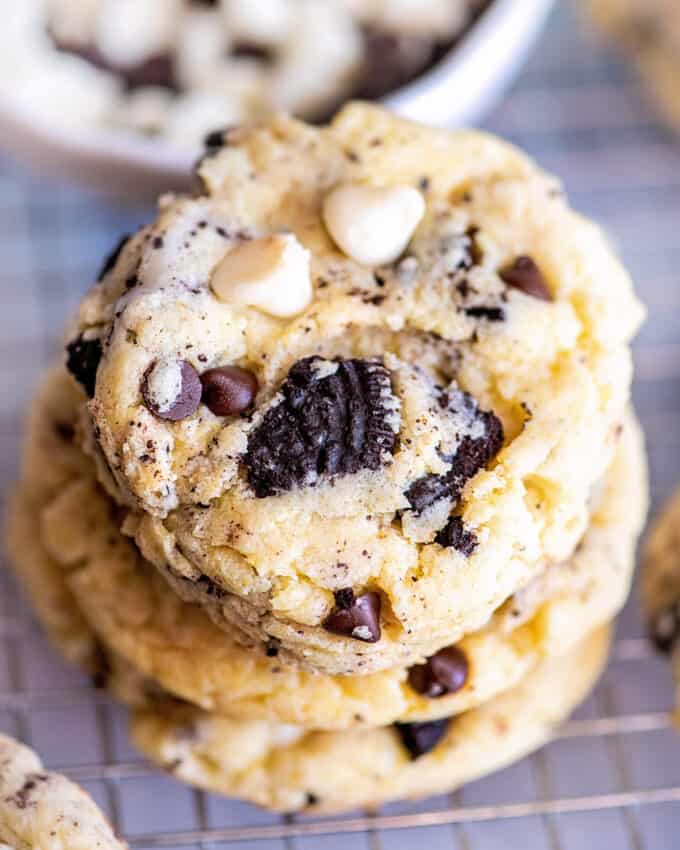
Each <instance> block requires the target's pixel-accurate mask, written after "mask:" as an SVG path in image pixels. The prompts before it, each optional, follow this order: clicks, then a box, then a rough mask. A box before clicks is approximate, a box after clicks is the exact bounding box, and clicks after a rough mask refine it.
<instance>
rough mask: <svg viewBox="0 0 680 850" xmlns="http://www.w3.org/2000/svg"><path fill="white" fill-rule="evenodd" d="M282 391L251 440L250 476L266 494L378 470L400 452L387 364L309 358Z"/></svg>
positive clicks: (261, 493)
mask: <svg viewBox="0 0 680 850" xmlns="http://www.w3.org/2000/svg"><path fill="white" fill-rule="evenodd" d="M281 393H282V396H283V399H282V401H281V402H279V403H278V404H277V405H275V406H274V407H272V408H270V409H269V410H268V411H267V412H266V414H265V415H264V417H263V419H262V423H261V424H260V425H259V427H258V428H257V429H256V430H255V431H254V432H253V433H252V434H251V435H250V439H249V440H248V451H247V453H246V456H245V463H246V466H247V469H248V481H249V483H250V485H251V487H252V488H253V490H254V491H255V495H256V496H257V497H258V498H260V499H261V498H265V497H267V496H273V495H276V494H279V493H284V492H287V491H289V490H292V489H293V488H294V487H309V486H314V485H315V484H317V483H318V482H319V480H320V478H321V477H322V476H327V477H331V476H335V475H350V474H352V473H356V472H359V471H360V470H363V469H372V470H377V469H379V468H380V467H381V466H383V465H384V464H385V463H386V462H387V455H388V454H392V453H393V452H394V450H395V447H396V441H397V434H396V433H395V427H394V425H393V422H394V418H395V417H394V410H395V409H396V399H395V398H394V396H393V395H392V388H391V381H390V373H389V371H388V370H387V369H386V368H385V367H384V366H383V365H382V364H381V363H379V362H376V361H371V360H337V361H332V362H331V361H328V360H322V359H321V358H319V357H309V358H306V359H304V360H300V361H298V362H297V363H296V364H295V365H294V366H293V368H292V369H291V370H290V372H289V374H288V377H287V378H286V380H285V381H284V383H283V386H282V387H281Z"/></svg>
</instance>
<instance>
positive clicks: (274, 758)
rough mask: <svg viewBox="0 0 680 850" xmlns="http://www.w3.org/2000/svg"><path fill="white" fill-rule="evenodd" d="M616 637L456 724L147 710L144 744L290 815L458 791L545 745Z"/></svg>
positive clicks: (139, 723)
mask: <svg viewBox="0 0 680 850" xmlns="http://www.w3.org/2000/svg"><path fill="white" fill-rule="evenodd" d="M608 646H609V632H608V630H607V629H600V630H599V631H597V632H595V633H594V634H593V635H591V636H590V637H588V638H587V639H586V640H585V641H584V642H583V643H581V644H579V645H578V646H576V647H575V648H573V649H572V650H571V651H570V652H569V654H567V655H565V656H563V657H561V658H555V659H551V660H550V661H546V662H544V663H543V664H541V665H540V666H539V667H537V668H536V669H535V670H534V671H532V672H531V673H529V674H528V675H527V676H526V677H525V678H524V679H523V680H522V682H521V683H520V684H519V685H518V686H517V687H515V688H514V689H513V690H511V691H509V692H507V693H506V694H504V695H502V696H499V697H497V698H496V699H494V700H491V702H489V703H486V704H485V705H483V706H481V707H480V708H477V709H474V710H473V711H469V712H467V713H465V714H462V715H460V716H459V717H455V718H453V719H451V720H441V721H437V722H434V723H426V724H407V725H402V726H393V727H386V728H381V729H370V730H349V731H345V732H306V731H304V730H303V729H300V728H299V727H295V726H277V725H272V724H267V723H258V722H257V721H253V722H240V723H239V722H234V721H230V720H227V719H224V718H218V717H215V716H214V715H210V714H202V713H200V712H196V711H195V710H194V709H189V708H186V707H179V706H169V707H168V708H167V710H158V709H156V710H151V711H139V712H137V713H136V714H135V716H134V718H133V721H132V735H133V739H134V741H135V743H136V744H137V746H138V747H139V748H140V749H141V750H142V752H143V753H145V755H146V756H147V757H148V758H150V759H151V760H152V761H154V762H155V763H157V764H158V765H160V766H161V767H163V768H164V769H165V770H167V771H169V772H170V773H172V774H173V775H174V776H176V777H177V778H179V779H182V780H183V781H185V782H189V783H190V784H192V785H197V786H199V787H201V788H206V789H208V790H210V791H215V792H218V793H221V794H228V795H229V796H235V797H240V798H243V799H245V800H249V801H251V802H254V803H257V804H258V805H260V806H265V807H266V808H269V809H274V810H276V811H281V812H295V811H300V810H313V811H315V812H335V811H343V810H351V809H354V808H359V807H364V806H371V807H372V806H378V805H380V804H382V803H385V802H387V801H390V800H394V799H398V798H403V797H411V798H416V797H424V796H427V795H430V794H438V793H445V792H449V791H452V790H453V789H455V788H457V787H459V786H460V785H462V784H465V783H467V782H470V781H472V780H474V779H477V778H479V777H481V776H483V775H485V774H487V773H490V772H492V771H494V770H498V769H500V768H502V767H505V766H506V765H508V764H510V763H511V762H513V761H516V760H517V759H519V758H521V757H522V756H524V755H525V754H527V753H528V752H530V751H531V750H534V749H536V748H537V747H539V746H541V745H542V744H543V743H544V742H545V741H546V740H548V739H549V738H550V736H551V735H552V734H553V733H554V731H555V728H556V726H557V725H558V724H559V723H561V722H562V721H563V720H564V719H565V717H566V716H567V715H568V714H569V713H570V712H571V711H572V709H573V708H574V707H575V706H576V705H577V704H578V703H579V702H580V701H581V700H582V699H583V698H584V697H585V695H586V693H587V692H588V691H589V689H590V688H591V687H592V686H593V683H594V681H595V680H596V679H597V677H598V675H599V674H600V671H601V669H602V666H603V664H604V663H605V660H606V656H607V649H608Z"/></svg>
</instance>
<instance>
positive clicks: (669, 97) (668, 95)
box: [586, 0, 680, 126]
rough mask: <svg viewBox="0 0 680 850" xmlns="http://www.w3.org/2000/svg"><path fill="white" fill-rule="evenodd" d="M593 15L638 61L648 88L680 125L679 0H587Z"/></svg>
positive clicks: (672, 119)
mask: <svg viewBox="0 0 680 850" xmlns="http://www.w3.org/2000/svg"><path fill="white" fill-rule="evenodd" d="M586 6H587V8H588V11H589V12H590V14H591V15H592V17H593V18H594V19H595V20H596V21H597V23H598V24H599V25H600V26H601V28H602V31H603V32H604V33H605V35H606V36H608V37H609V38H610V39H611V40H612V41H613V42H615V43H617V44H620V45H621V46H622V47H623V49H624V50H625V51H626V52H627V53H628V54H629V55H630V56H631V57H632V59H633V60H634V61H635V62H636V64H637V66H638V69H639V70H640V73H641V74H642V77H643V78H644V81H645V83H646V84H647V88H648V90H649V92H650V94H651V95H652V97H653V98H654V99H655V100H656V102H657V103H658V104H659V106H660V108H661V109H662V110H663V112H664V113H665V114H666V116H667V117H668V118H669V120H670V121H671V122H673V124H675V125H676V126H680V93H679V92H680V9H679V8H678V4H677V3H676V2H675V0H586Z"/></svg>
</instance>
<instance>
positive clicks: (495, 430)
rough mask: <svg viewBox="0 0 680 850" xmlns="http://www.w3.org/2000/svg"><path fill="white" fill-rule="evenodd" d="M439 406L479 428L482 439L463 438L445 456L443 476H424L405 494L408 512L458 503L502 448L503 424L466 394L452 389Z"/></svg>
mask: <svg viewBox="0 0 680 850" xmlns="http://www.w3.org/2000/svg"><path fill="white" fill-rule="evenodd" d="M439 402H440V404H441V406H442V407H443V408H445V409H446V410H448V411H450V412H451V413H452V414H453V415H454V416H460V417H461V418H462V419H463V420H464V421H467V422H469V423H473V422H474V423H477V424H478V426H481V429H480V430H481V431H482V436H480V437H475V438H473V437H470V436H465V437H463V439H462V440H461V441H460V443H459V445H458V448H457V450H456V453H455V454H454V455H452V456H445V457H444V460H445V461H446V462H447V463H449V464H450V469H449V471H448V472H447V473H446V474H444V475H425V476H423V477H422V478H419V479H418V480H417V481H415V482H414V483H413V484H412V485H411V486H410V487H409V489H408V490H407V491H406V498H407V499H408V501H409V504H410V505H411V509H412V510H413V511H415V513H416V514H421V513H423V511H425V510H427V508H429V507H431V506H432V505H433V504H435V502H438V501H439V500H440V499H452V500H453V501H454V502H456V501H458V499H459V498H460V494H461V492H462V490H463V487H464V486H465V484H466V483H467V482H468V481H469V480H470V479H471V478H473V477H474V476H475V475H476V474H477V473H478V472H479V471H480V470H481V469H483V468H484V467H485V466H486V465H487V464H488V463H489V461H491V460H492V459H493V458H494V457H495V456H496V454H498V452H499V451H500V449H501V448H502V446H503V425H502V423H501V421H500V419H498V417H497V416H495V415H494V414H493V413H492V412H490V411H485V410H482V409H481V408H480V407H479V406H478V405H477V403H476V402H475V400H474V399H473V398H472V396H471V395H470V394H469V393H465V392H461V391H460V390H455V391H452V392H449V393H445V394H443V395H442V396H441V397H440V400H439Z"/></svg>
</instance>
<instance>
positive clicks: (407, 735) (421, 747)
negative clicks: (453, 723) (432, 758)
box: [394, 717, 450, 759]
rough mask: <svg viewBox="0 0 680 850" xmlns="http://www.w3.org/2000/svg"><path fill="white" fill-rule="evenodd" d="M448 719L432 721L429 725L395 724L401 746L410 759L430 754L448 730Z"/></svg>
mask: <svg viewBox="0 0 680 850" xmlns="http://www.w3.org/2000/svg"><path fill="white" fill-rule="evenodd" d="M449 723H450V718H448V717H445V718H444V719H443V720H432V721H430V722H429V723H395V724H394V728H395V729H396V730H397V733H398V734H399V737H400V738H401V742H402V744H403V745H404V746H405V747H406V749H407V750H408V752H409V755H410V756H411V758H412V759H417V758H420V757H421V756H424V755H427V753H429V752H431V751H432V750H433V749H434V748H435V747H436V746H437V744H438V743H439V742H440V741H441V740H442V738H443V737H444V735H446V732H447V730H448V728H449Z"/></svg>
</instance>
